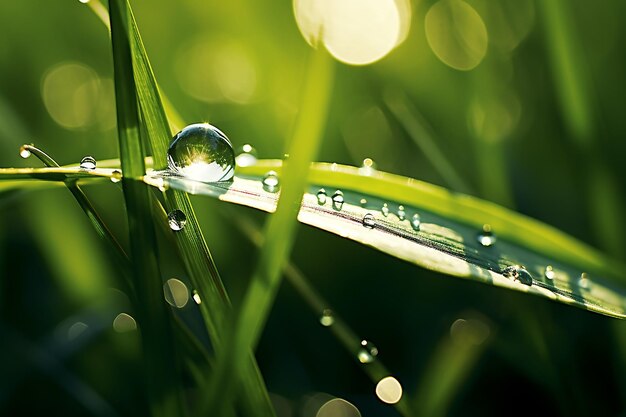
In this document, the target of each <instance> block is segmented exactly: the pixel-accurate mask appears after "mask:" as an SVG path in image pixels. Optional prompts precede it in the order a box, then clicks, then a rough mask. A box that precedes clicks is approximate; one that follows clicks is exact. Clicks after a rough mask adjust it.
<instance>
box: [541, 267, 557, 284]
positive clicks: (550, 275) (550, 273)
mask: <svg viewBox="0 0 626 417" xmlns="http://www.w3.org/2000/svg"><path fill="white" fill-rule="evenodd" d="M543 276H544V277H546V279H549V280H550V281H552V280H553V279H554V277H555V276H556V274H555V273H554V268H552V265H548V266H546V271H545V272H544V273H543Z"/></svg>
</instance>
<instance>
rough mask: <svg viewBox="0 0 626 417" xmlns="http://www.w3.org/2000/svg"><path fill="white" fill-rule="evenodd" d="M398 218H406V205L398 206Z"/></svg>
mask: <svg viewBox="0 0 626 417" xmlns="http://www.w3.org/2000/svg"><path fill="white" fill-rule="evenodd" d="M398 219H400V220H401V221H402V220H404V219H406V212H405V211H404V206H398Z"/></svg>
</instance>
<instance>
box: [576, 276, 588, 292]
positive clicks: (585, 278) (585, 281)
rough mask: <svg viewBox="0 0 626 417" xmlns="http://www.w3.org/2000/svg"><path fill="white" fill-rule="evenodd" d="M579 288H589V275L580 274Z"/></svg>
mask: <svg viewBox="0 0 626 417" xmlns="http://www.w3.org/2000/svg"><path fill="white" fill-rule="evenodd" d="M578 286H579V287H580V288H585V289H587V288H589V274H588V273H586V272H583V273H582V274H580V278H578Z"/></svg>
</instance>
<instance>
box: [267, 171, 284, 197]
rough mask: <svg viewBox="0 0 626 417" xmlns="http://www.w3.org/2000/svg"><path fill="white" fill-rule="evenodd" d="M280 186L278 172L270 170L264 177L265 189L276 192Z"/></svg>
mask: <svg viewBox="0 0 626 417" xmlns="http://www.w3.org/2000/svg"><path fill="white" fill-rule="evenodd" d="M279 188H280V181H279V180H278V174H276V172H274V171H269V172H268V173H267V174H265V176H264V177H263V189H264V190H265V191H267V192H268V193H275V192H277V191H278V189H279Z"/></svg>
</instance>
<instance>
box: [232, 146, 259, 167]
mask: <svg viewBox="0 0 626 417" xmlns="http://www.w3.org/2000/svg"><path fill="white" fill-rule="evenodd" d="M237 151H238V152H237V156H236V157H235V163H236V164H237V166H240V167H248V166H251V165H254V164H256V163H257V160H258V159H257V151H256V149H254V147H253V146H252V145H250V144H248V143H246V144H245V145H243V146H242V147H241V148H239V149H238V150H237Z"/></svg>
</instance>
